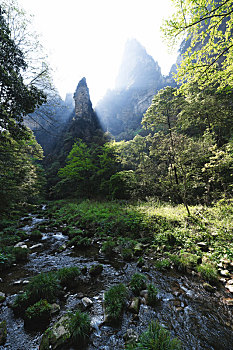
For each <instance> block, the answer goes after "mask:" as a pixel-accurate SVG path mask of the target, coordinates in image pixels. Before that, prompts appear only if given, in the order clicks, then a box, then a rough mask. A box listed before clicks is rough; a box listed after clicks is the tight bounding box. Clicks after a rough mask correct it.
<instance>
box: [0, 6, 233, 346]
mask: <svg viewBox="0 0 233 350" xmlns="http://www.w3.org/2000/svg"><path fill="white" fill-rule="evenodd" d="M172 2H173V4H174V5H175V12H174V14H173V16H172V18H170V19H167V20H166V21H165V22H164V25H163V27H162V28H161V31H162V33H163V36H164V38H165V39H166V40H167V41H168V44H169V45H170V46H172V45H174V44H175V42H177V41H178V42H181V45H180V50H179V59H178V61H177V62H178V63H177V65H176V68H174V66H173V69H172V71H173V75H172V73H170V74H169V76H163V75H162V74H161V70H160V67H159V66H158V63H157V62H155V61H154V59H153V58H152V57H151V56H149V55H148V53H147V52H146V50H145V49H144V47H143V46H142V45H141V44H139V42H138V41H137V40H135V39H131V40H129V41H128V42H127V44H126V49H125V52H124V55H123V60H122V64H121V67H120V71H119V73H118V77H117V79H116V87H115V89H113V90H111V91H109V92H108V93H107V94H106V95H105V97H104V98H103V99H102V100H101V101H100V102H99V103H98V104H97V108H96V110H95V109H94V108H93V106H92V102H91V99H90V94H89V88H88V85H87V81H86V79H85V78H82V79H81V80H80V81H79V82H77V88H76V90H75V91H74V95H73V100H74V101H73V102H72V100H71V99H70V96H69V98H68V97H67V99H66V101H63V100H62V99H61V97H60V96H59V94H58V92H57V89H56V87H55V86H54V84H53V82H52V78H51V74H52V73H51V70H50V68H49V65H48V64H47V63H45V57H42V56H43V55H42V48H41V46H40V45H39V41H38V38H37V37H35V36H34V34H33V33H30V30H29V29H28V28H29V27H28V26H27V25H28V24H29V22H28V19H27V15H26V13H25V12H24V11H22V10H21V9H20V7H19V5H18V4H17V2H16V1H14V0H11V1H10V2H9V3H8V2H5V1H3V2H2V4H0V212H1V218H0V273H1V276H0V315H1V319H0V350H3V349H9V350H20V349H40V350H47V349H70V350H71V349H81V350H84V349H88V350H94V349H105V350H123V349H125V350H126V349H127V350H139V349H140V350H156V349H168V350H169V349H170V350H171V349H176V350H178V349H187V350H188V349H190V350H193V349H197V350H199V349H200V350H202V349H203V350H204V349H209V350H221V349H222V350H230V349H231V346H232V324H233V316H232V305H233V297H232V294H233V227H232V222H233V220H232V219H233V201H232V192H233V178H232V176H233V81H232V70H233V51H232V50H233V39H232V31H233V28H232V23H233V22H232V19H233V1H232V0H229V1H224V0H207V1H204V0H200V1H198V2H197V1H195V0H182V1H178V0H173V1H172ZM142 6H143V5H142ZM16 24H17V25H16ZM37 49H38V50H39V52H40V55H39V56H37V55H38V54H37ZM34 55H36V56H35V57H36V58H37V59H36V60H34V59H33V57H34Z"/></svg>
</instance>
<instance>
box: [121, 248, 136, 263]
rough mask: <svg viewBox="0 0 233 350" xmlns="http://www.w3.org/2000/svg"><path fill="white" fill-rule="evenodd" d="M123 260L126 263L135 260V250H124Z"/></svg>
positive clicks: (122, 253)
mask: <svg viewBox="0 0 233 350" xmlns="http://www.w3.org/2000/svg"><path fill="white" fill-rule="evenodd" d="M121 255H122V258H123V259H124V260H126V261H131V260H132V259H133V250H132V249H130V248H123V249H122V250H121Z"/></svg>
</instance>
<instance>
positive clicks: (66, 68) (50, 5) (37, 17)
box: [18, 0, 176, 105]
mask: <svg viewBox="0 0 233 350" xmlns="http://www.w3.org/2000/svg"><path fill="white" fill-rule="evenodd" d="M18 3H19V5H20V6H21V7H23V8H24V9H25V10H26V11H27V12H28V13H30V14H33V15H34V19H33V23H34V25H35V28H36V30H37V32H39V33H40V34H41V35H42V40H41V41H42V43H43V44H44V46H45V48H46V51H47V52H48V56H49V62H50V64H51V66H52V68H54V70H55V72H54V83H55V85H56V87H57V88H58V90H59V93H60V94H61V96H62V98H64V97H65V94H66V92H72V93H73V92H74V90H75V88H76V86H77V84H78V82H79V80H80V79H81V78H82V77H84V76H85V77H86V79H87V84H88V87H89V90H90V96H91V100H92V103H93V104H94V105H95V104H96V102H97V101H98V100H99V99H100V98H101V97H102V96H103V95H104V94H105V92H106V90H107V89H108V88H113V87H114V84H115V78H116V76H117V72H118V69H119V65H120V62H121V58H122V54H123V49H124V44H125V42H126V41H127V39H130V38H136V39H137V40H138V41H139V42H140V43H141V44H142V45H143V46H144V47H145V48H146V50H147V52H148V54H150V55H151V56H153V58H154V59H155V60H156V61H158V63H159V65H160V67H161V69H162V73H163V74H167V73H168V72H169V70H170V67H171V65H172V64H173V63H175V61H176V53H174V54H173V55H169V53H168V49H167V47H166V45H165V44H163V43H162V39H161V33H160V30H159V28H160V25H161V23H162V19H163V18H167V17H168V16H169V14H170V11H171V1H170V0H162V1H161V0H66V1H62V0H18Z"/></svg>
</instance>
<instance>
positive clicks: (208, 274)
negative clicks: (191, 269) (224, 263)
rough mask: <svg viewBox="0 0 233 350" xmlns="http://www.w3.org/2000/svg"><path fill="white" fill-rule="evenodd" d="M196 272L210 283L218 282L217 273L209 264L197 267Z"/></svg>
mask: <svg viewBox="0 0 233 350" xmlns="http://www.w3.org/2000/svg"><path fill="white" fill-rule="evenodd" d="M197 271H198V272H199V273H200V274H201V276H202V277H203V278H204V279H206V280H207V281H209V282H210V283H211V282H212V283H216V282H217V281H218V272H217V270H216V268H215V266H214V265H212V264H211V263H205V264H204V263H203V264H201V265H199V266H197Z"/></svg>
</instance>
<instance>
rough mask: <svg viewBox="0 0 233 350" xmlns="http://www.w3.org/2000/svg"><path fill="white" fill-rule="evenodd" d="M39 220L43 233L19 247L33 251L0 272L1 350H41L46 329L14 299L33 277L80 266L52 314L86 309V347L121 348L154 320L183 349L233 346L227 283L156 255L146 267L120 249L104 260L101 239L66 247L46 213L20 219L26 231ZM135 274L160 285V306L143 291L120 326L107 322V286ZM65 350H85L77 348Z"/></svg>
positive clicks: (227, 349)
mask: <svg viewBox="0 0 233 350" xmlns="http://www.w3.org/2000/svg"><path fill="white" fill-rule="evenodd" d="M39 223H44V230H43V231H42V233H43V236H42V237H41V239H40V240H39V241H38V242H36V243H35V242H34V241H31V240H30V238H28V239H26V240H24V241H23V242H21V246H25V245H26V246H27V247H28V248H29V250H30V254H29V259H28V261H27V262H25V263H20V264H17V265H15V266H13V267H12V268H11V269H9V270H7V271H5V272H4V273H2V274H1V280H0V281H1V282H0V292H1V293H2V296H3V298H2V300H1V303H0V319H1V322H2V321H5V322H6V328H7V338H6V342H5V344H4V345H1V346H0V350H3V349H9V350H24V349H30V350H36V349H39V345H40V343H41V338H42V334H43V332H44V331H45V329H44V330H43V329H40V330H37V331H35V330H33V331H31V330H28V329H27V327H26V328H25V327H24V320H23V319H22V318H21V317H16V316H15V315H14V313H13V311H12V308H11V307H10V304H11V303H12V302H13V300H14V299H15V297H16V294H17V293H19V292H20V291H23V290H24V288H25V286H26V285H27V284H28V282H29V281H30V279H31V278H32V277H33V276H35V275H37V274H38V273H41V272H48V271H53V270H58V269H60V268H64V267H71V266H77V267H78V268H79V269H80V270H81V271H82V276H81V277H80V280H79V283H78V286H77V287H75V288H72V289H67V288H66V287H65V288H64V290H63V298H62V301H61V302H60V303H59V309H58V310H57V311H59V312H54V315H53V317H52V319H51V322H50V325H52V324H55V323H56V322H57V321H58V320H59V319H61V317H62V316H64V315H65V314H66V313H67V311H68V310H69V311H71V312H74V311H75V310H77V308H81V309H82V310H86V312H88V313H89V315H90V317H91V324H92V333H91V336H90V340H89V343H88V346H87V347H86V348H85V349H88V350H94V349H98V350H114V349H116V350H118V349H119V350H120V349H124V348H125V340H126V339H127V338H130V337H136V338H137V337H138V335H139V334H141V333H142V332H143V331H145V330H146V328H147V327H148V324H149V323H150V321H151V320H158V321H159V323H160V324H162V325H164V326H165V327H166V328H167V329H169V331H170V332H171V335H172V337H177V338H179V339H180V340H181V342H182V344H183V348H184V349H190V350H191V349H192V350H194V349H196V350H197V349H200V350H201V349H208V350H212V349H213V350H221V349H222V350H231V349H232V344H233V317H232V309H231V308H232V306H231V305H229V302H228V303H226V300H228V301H229V300H230V299H231V298H232V295H231V294H230V293H227V292H226V291H225V290H224V289H223V288H221V287H219V288H217V289H213V290H210V291H208V290H206V289H205V288H204V287H203V285H202V284H201V283H200V281H199V280H198V279H197V278H196V277H195V276H192V275H190V276H182V275H179V274H178V273H177V272H175V271H173V270H170V271H169V272H167V271H166V272H160V271H157V270H156V269H155V268H154V266H153V257H152V256H148V257H144V259H145V263H144V265H143V267H142V268H140V267H138V266H137V263H136V262H134V261H130V262H126V261H123V260H122V259H121V258H120V257H119V255H117V254H116V255H114V256H111V258H110V259H109V258H106V257H105V256H104V255H103V254H102V253H101V250H100V248H101V242H100V241H97V240H96V241H93V244H92V246H91V247H89V248H86V249H77V248H74V247H72V246H71V247H67V244H66V242H67V240H68V237H66V236H65V235H63V234H62V232H61V229H60V228H59V227H54V228H52V229H51V228H49V220H48V219H45V218H44V217H41V215H40V216H39V217H38V215H36V214H31V215H29V216H28V217H26V218H22V225H23V229H24V230H25V232H27V233H28V234H30V232H31V231H32V230H34V229H35V227H37V225H38V224H39ZM19 246H20V245H19ZM97 264H101V265H102V266H103V270H102V271H101V272H100V273H99V274H94V275H93V274H91V273H90V270H91V268H92V267H93V266H95V265H97ZM135 272H140V273H143V274H144V275H145V276H147V279H148V281H150V282H152V283H153V284H154V285H155V286H156V287H157V289H158V302H157V304H156V305H155V306H154V307H153V308H152V307H150V306H148V305H146V303H145V301H144V298H143V297H141V298H140V300H139V305H138V306H137V308H136V310H135V309H134V310H130V307H129V305H130V304H131V301H132V300H129V302H128V304H129V305H128V307H126V308H125V310H124V313H123V317H122V321H121V323H120V324H119V325H118V326H111V325H109V324H106V323H105V322H104V317H105V315H104V300H103V298H104V292H105V291H106V290H108V289H109V287H111V286H113V285H115V284H117V283H125V284H126V285H127V284H128V283H129V281H130V279H131V277H132V275H133V274H134V273H135ZM4 295H5V296H4ZM4 299H5V300H4ZM132 311H133V312H132ZM62 348H63V347H62ZM64 349H65V347H64ZM67 349H69V350H72V349H73V350H75V349H79V350H80V347H79V346H77V347H75V346H73V347H67Z"/></svg>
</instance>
